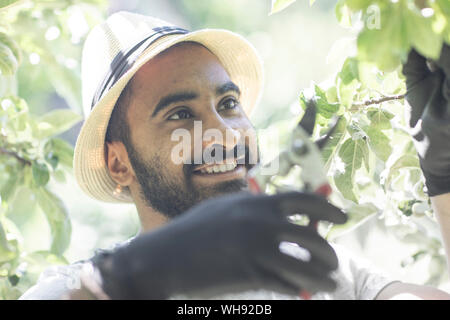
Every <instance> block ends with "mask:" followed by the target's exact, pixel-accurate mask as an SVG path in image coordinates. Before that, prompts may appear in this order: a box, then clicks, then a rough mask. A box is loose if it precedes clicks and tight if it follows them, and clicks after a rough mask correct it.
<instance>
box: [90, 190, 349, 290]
mask: <svg viewBox="0 0 450 320" xmlns="http://www.w3.org/2000/svg"><path fill="white" fill-rule="evenodd" d="M293 214H306V215H308V216H309V217H310V218H312V219H314V220H327V221H330V222H333V223H344V222H345V221H346V219H347V218H346V215H345V214H344V213H342V211H341V210H339V209H338V208H336V207H335V206H333V205H331V204H330V203H328V202H327V200H326V199H325V198H323V197H321V196H318V195H315V194H309V193H298V192H290V193H282V194H277V195H274V196H267V195H251V194H247V193H238V194H232V195H228V196H225V197H220V198H215V199H211V200H208V201H205V202H203V203H201V204H199V205H197V206H195V207H193V208H192V209H190V210H189V211H187V212H186V213H184V214H183V215H182V216H180V217H178V218H175V219H173V220H172V221H171V222H169V223H168V224H167V225H165V226H163V227H161V228H159V229H157V230H155V231H152V232H149V233H146V234H143V235H141V236H139V237H138V238H136V239H134V240H133V241H132V242H131V243H130V244H129V245H127V246H126V247H123V248H120V249H118V250H116V251H115V252H114V253H112V254H106V255H103V256H102V255H100V256H98V257H97V258H96V259H94V264H95V265H96V267H97V268H98V270H99V271H100V274H101V277H102V281H103V289H104V291H105V292H106V293H107V294H108V295H109V296H110V297H111V298H112V299H167V298H170V297H172V296H174V295H187V296H191V297H197V298H209V297H213V296H217V295H220V294H226V293H235V292H241V291H247V290H253V289H255V290H256V289H267V290H273V291H277V292H280V293H285V294H293V295H298V294H299V293H300V291H301V290H302V289H304V290H307V291H308V292H309V293H315V292H317V291H331V290H334V289H335V286H336V284H335V282H334V281H333V280H332V279H331V278H330V272H331V271H332V270H335V269H336V268H337V266H338V260H337V257H336V254H335V252H334V250H333V249H332V247H331V246H330V245H329V244H328V243H327V242H326V241H325V240H324V239H323V238H322V237H320V235H319V234H318V233H317V232H316V231H315V230H313V229H312V228H310V227H305V226H299V225H295V224H293V223H291V222H289V221H288V219H287V217H288V216H290V215H293ZM281 241H288V242H293V243H297V244H299V245H300V246H301V247H303V248H305V249H307V250H308V251H309V253H310V255H311V259H310V260H309V261H302V260H300V259H297V258H294V257H292V256H289V255H286V254H284V253H282V252H280V250H279V244H280V242H281Z"/></svg>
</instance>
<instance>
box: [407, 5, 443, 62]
mask: <svg viewBox="0 0 450 320" xmlns="http://www.w3.org/2000/svg"><path fill="white" fill-rule="evenodd" d="M405 14H406V17H405V25H406V30H407V33H408V37H409V39H410V40H411V44H412V46H413V47H414V48H415V49H416V50H417V51H418V52H419V53H420V54H422V55H423V56H425V57H427V58H430V59H435V60H437V59H439V55H440V53H441V49H442V40H443V39H442V36H441V35H440V34H437V33H436V32H434V30H433V27H432V21H433V19H432V17H428V18H426V17H424V16H423V15H422V14H421V13H420V11H419V10H417V9H415V8H413V9H409V10H405Z"/></svg>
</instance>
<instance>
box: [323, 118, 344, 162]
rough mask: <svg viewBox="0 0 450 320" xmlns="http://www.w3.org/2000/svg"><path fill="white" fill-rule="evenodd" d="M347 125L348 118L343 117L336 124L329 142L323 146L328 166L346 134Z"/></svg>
mask: <svg viewBox="0 0 450 320" xmlns="http://www.w3.org/2000/svg"><path fill="white" fill-rule="evenodd" d="M346 127H347V119H345V118H344V117H341V118H340V120H339V123H338V124H337V126H336V129H335V130H334V132H333V134H332V135H331V136H330V139H329V140H328V142H327V144H326V145H325V146H324V147H323V149H322V151H321V152H322V157H323V160H324V162H325V167H326V168H328V167H329V164H330V162H331V159H332V158H333V157H334V154H335V152H336V148H337V146H338V144H339V143H340V142H341V140H342V139H343V138H344V136H345V132H346Z"/></svg>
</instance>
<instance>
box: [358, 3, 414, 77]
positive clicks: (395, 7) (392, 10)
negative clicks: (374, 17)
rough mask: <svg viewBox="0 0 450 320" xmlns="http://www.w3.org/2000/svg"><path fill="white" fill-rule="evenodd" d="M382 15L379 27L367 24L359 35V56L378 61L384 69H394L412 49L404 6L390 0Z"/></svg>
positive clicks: (378, 64)
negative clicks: (369, 26)
mask: <svg viewBox="0 0 450 320" xmlns="http://www.w3.org/2000/svg"><path fill="white" fill-rule="evenodd" d="M380 15H381V16H380V21H381V23H380V25H381V27H380V28H379V29H378V28H368V27H367V26H365V28H364V29H363V30H362V31H361V32H360V34H359V35H358V39H357V47H358V58H359V60H360V61H368V62H374V63H376V65H377V66H378V67H379V68H380V70H382V71H392V70H394V69H395V68H397V67H398V66H399V65H400V63H401V62H402V61H405V60H406V56H407V54H408V52H409V49H410V44H409V41H408V36H407V32H406V31H405V28H404V8H403V7H402V6H400V4H399V3H390V2H389V3H388V4H386V6H385V8H383V9H382V10H380Z"/></svg>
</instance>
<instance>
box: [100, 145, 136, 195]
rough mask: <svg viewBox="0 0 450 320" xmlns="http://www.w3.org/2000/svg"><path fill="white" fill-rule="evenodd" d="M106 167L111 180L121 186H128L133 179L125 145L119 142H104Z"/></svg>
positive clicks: (132, 171)
mask: <svg viewBox="0 0 450 320" xmlns="http://www.w3.org/2000/svg"><path fill="white" fill-rule="evenodd" d="M105 148H106V152H105V153H106V165H107V167H108V170H109V174H110V176H111V178H112V179H113V180H114V181H115V182H117V183H118V184H120V185H121V186H124V187H126V186H129V185H130V184H131V183H132V181H133V179H134V176H135V175H134V170H133V167H132V166H131V163H130V160H129V158H128V152H127V149H126V148H125V145H124V144H123V143H122V142H119V141H113V142H106V145H105Z"/></svg>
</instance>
